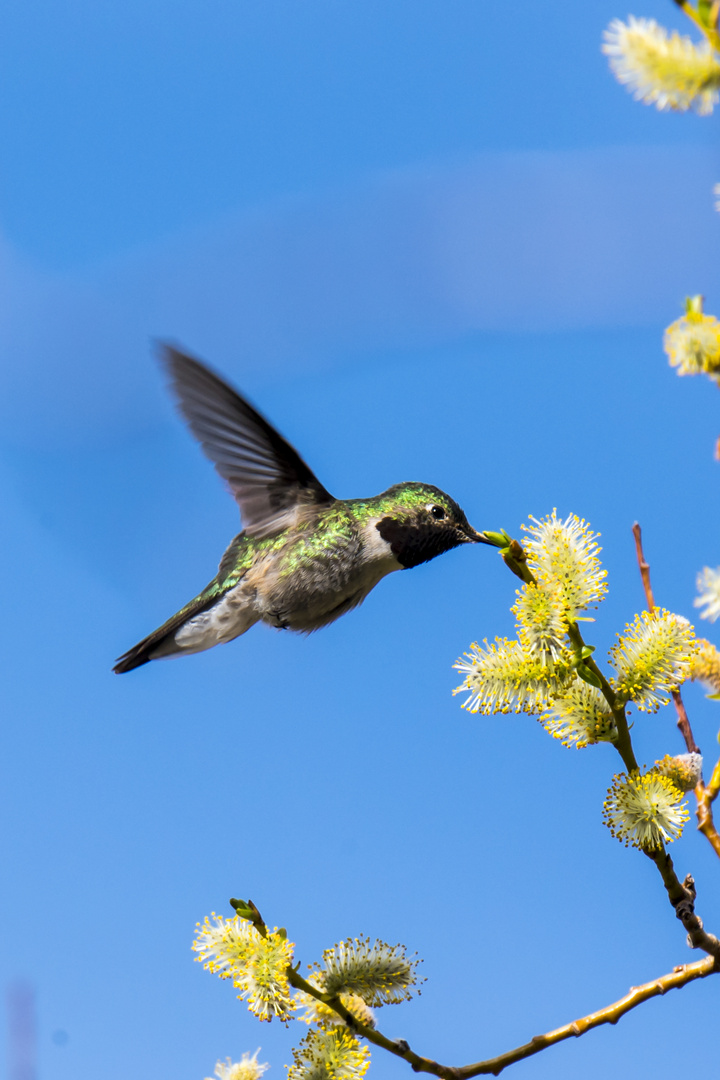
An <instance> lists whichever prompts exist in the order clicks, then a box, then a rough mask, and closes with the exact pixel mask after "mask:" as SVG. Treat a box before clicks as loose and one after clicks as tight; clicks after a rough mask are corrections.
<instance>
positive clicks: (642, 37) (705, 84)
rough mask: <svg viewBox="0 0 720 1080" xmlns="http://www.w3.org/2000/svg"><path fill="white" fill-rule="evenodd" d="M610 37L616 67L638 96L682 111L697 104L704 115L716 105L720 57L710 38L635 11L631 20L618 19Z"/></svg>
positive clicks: (615, 71) (607, 39) (619, 76)
mask: <svg viewBox="0 0 720 1080" xmlns="http://www.w3.org/2000/svg"><path fill="white" fill-rule="evenodd" d="M604 37H605V44H604V45H603V46H602V51H603V52H604V53H605V55H606V56H608V57H609V58H610V60H609V62H610V69H611V71H612V72H613V74H614V75H615V77H616V79H617V80H618V82H620V83H622V84H623V85H624V86H627V88H628V90H629V91H630V92H631V93H632V94H633V96H634V98H635V100H636V101H643V102H644V103H645V104H646V105H655V106H656V108H658V109H675V110H677V111H679V112H686V111H687V110H688V109H695V111H696V112H697V113H699V114H700V115H701V116H707V115H709V114H710V113H711V112H712V111H713V107H714V106H715V104H716V102H717V100H718V96H719V95H718V89H719V88H720V62H719V60H718V56H717V54H716V53H715V51H714V50H713V49H712V48H711V46H710V44H709V42H707V41H703V42H701V43H700V44H695V42H693V41H692V40H691V39H690V38H688V37H681V36H680V34H678V33H677V31H676V30H674V31H673V32H672V33H671V34H668V32H667V30H666V29H665V28H664V27H662V26H658V24H657V23H656V22H655V20H654V19H636V18H635V17H634V16H633V15H630V16H628V21H627V23H624V22H622V21H621V20H620V19H613V20H612V22H611V23H610V25H609V26H608V28H607V30H606V31H605V34H604Z"/></svg>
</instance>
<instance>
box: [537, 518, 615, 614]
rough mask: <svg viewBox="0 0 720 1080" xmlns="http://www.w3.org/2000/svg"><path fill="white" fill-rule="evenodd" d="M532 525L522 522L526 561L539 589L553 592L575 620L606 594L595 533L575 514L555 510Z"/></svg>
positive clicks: (604, 574)
mask: <svg viewBox="0 0 720 1080" xmlns="http://www.w3.org/2000/svg"><path fill="white" fill-rule="evenodd" d="M530 520H531V521H532V523H533V524H532V525H527V526H526V525H523V526H522V528H523V529H524V530H525V532H527V534H528V540H527V542H526V544H525V550H526V554H527V560H528V565H529V566H530V568H531V570H532V571H533V573H534V575H535V577H536V578H537V583H538V586H539V588H540V589H541V590H543V591H546V592H549V593H550V594H552V595H555V596H556V597H557V599H558V602H559V604H560V607H561V609H562V612H563V615H564V617H565V618H566V619H567V620H568V621H569V622H574V621H575V620H576V619H577V618H578V617H579V615H580V613H581V612H582V611H584V610H585V609H586V608H588V607H590V605H593V606H594V605H596V604H597V603H599V601H600V600H602V598H603V597H604V596H605V593H606V592H607V585H606V584H605V578H606V576H607V574H606V573H605V571H604V570H603V569H602V568H601V566H600V560H599V559H598V553H599V551H600V548H599V547H598V545H597V543H596V537H597V535H598V534H597V533H594V532H591V530H590V526H589V525H588V524H587V522H585V521H583V520H582V519H581V518H579V517H578V516H577V515H576V514H569V515H568V517H566V518H565V520H564V521H560V520H559V518H558V517H557V511H555V510H553V512H552V514H549V515H548V516H547V517H545V518H542V519H541V520H539V521H538V519H537V518H534V517H531V518H530Z"/></svg>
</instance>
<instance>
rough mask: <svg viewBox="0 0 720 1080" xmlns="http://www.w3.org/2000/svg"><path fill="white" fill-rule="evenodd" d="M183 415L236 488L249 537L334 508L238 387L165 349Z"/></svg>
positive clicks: (162, 353) (162, 352)
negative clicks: (310, 510)
mask: <svg viewBox="0 0 720 1080" xmlns="http://www.w3.org/2000/svg"><path fill="white" fill-rule="evenodd" d="M160 358H161V360H162V362H163V364H164V365H165V367H166V368H167V370H168V372H169V374H170V378H171V380H172V388H173V390H174V392H175V394H176V396H177V400H178V405H179V407H180V411H181V413H182V415H183V416H184V417H185V419H186V420H187V422H188V425H189V427H190V430H191V431H192V433H193V435H194V436H195V438H196V439H198V441H199V442H200V443H201V445H202V448H203V450H204V452H205V454H206V455H207V456H208V457H209V458H210V460H211V461H212V462H213V463H214V465H215V468H216V469H217V471H218V472H219V473H220V476H222V478H223V479H224V480H226V481H227V483H228V484H229V486H230V490H231V492H232V493H233V495H234V497H235V500H236V502H237V504H238V506H239V507H240V513H241V514H242V519H243V525H244V527H245V532H246V533H247V535H248V536H254V537H263V536H269V535H271V534H272V533H274V532H278V531H280V530H281V529H284V528H287V527H288V526H289V525H292V524H293V522H294V521H295V511H296V510H297V509H298V508H299V507H302V506H324V505H328V504H329V503H332V502H334V501H335V500H334V499H333V497H332V495H330V493H329V492H328V491H326V490H325V488H324V487H323V485H322V484H321V483H320V481H319V480H318V478H317V477H316V476H315V474H314V473H313V472H312V471H311V470H310V469H309V468H308V466H307V465H306V464H305V462H304V461H303V460H302V458H301V457H300V456H299V454H297V453H296V451H295V450H293V448H292V446H290V444H289V443H287V442H286V441H285V439H283V437H282V435H279V434H278V432H277V431H276V430H275V428H274V427H272V426H271V425H270V424H269V423H268V422H267V420H265V419H264V418H263V417H262V416H261V415H260V413H258V412H256V410H255V409H253V407H252V405H250V404H248V402H247V401H245V400H244V399H243V398H241V397H240V395H239V394H237V393H236V392H235V391H234V390H233V389H232V387H230V386H228V385H227V383H225V382H223V380H222V379H220V378H219V377H218V376H217V375H215V374H214V372H212V371H210V370H209V368H207V367H205V365H204V364H201V363H200V361H199V360H194V359H193V358H192V357H191V356H186V355H185V354H184V353H181V352H179V351H178V350H177V349H174V348H173V347H172V346H171V345H162V346H161V348H160Z"/></svg>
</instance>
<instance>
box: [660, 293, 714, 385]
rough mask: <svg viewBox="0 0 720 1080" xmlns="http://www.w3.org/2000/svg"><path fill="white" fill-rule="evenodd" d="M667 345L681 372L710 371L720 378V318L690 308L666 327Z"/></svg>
mask: <svg viewBox="0 0 720 1080" xmlns="http://www.w3.org/2000/svg"><path fill="white" fill-rule="evenodd" d="M663 348H664V349H665V352H666V353H667V355H668V358H669V360H670V366H671V367H674V368H677V373H678V375H701V374H705V375H709V376H710V377H711V378H712V379H714V381H715V382H718V381H720V322H718V320H717V319H716V318H715V316H714V315H704V314H703V313H702V311H694V310H692V309H691V310H689V311H687V312H686V313H685V315H683V316H682V318H681V319H676V321H675V322H674V323H671V324H670V326H668V328H667V330H666V331H665V336H664V338H663Z"/></svg>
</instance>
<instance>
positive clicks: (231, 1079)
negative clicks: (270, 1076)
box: [205, 1047, 270, 1080]
mask: <svg viewBox="0 0 720 1080" xmlns="http://www.w3.org/2000/svg"><path fill="white" fill-rule="evenodd" d="M259 1053H260V1047H258V1048H257V1050H256V1051H255V1053H254V1054H253V1056H252V1057H250V1055H249V1054H243V1056H242V1058H241V1059H240V1061H235V1062H232V1061H231V1060H230V1058H226V1059H225V1061H226V1062H227V1064H225V1063H224V1062H222V1061H218V1063H217V1065H216V1066H215V1076H216V1077H217V1080H260V1077H261V1076H262V1074H263V1073H264V1072H266V1071H267V1070H268V1069H269V1068H270V1066H269V1065H268V1064H267V1062H265V1063H264V1064H263V1063H262V1062H260V1061H258V1059H257V1056H258V1054H259ZM205 1080H211V1078H210V1077H209V1076H208V1077H206V1078H205Z"/></svg>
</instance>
